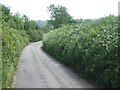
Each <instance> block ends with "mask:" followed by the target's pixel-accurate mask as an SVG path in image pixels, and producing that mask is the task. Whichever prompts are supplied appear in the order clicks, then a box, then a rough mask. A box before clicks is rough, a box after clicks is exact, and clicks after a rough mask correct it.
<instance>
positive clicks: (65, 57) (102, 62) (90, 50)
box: [43, 16, 120, 88]
mask: <svg viewBox="0 0 120 90" xmlns="http://www.w3.org/2000/svg"><path fill="white" fill-rule="evenodd" d="M43 49H44V50H45V51H46V52H48V53H49V54H50V55H52V56H54V57H55V58H56V59H58V60H59V61H60V62H62V63H64V64H65V65H67V66H69V67H71V68H72V69H74V70H75V71H77V72H78V73H79V74H80V75H81V76H82V77H84V78H86V79H89V80H95V81H96V82H97V83H98V84H100V85H101V84H102V85H103V87H112V88H117V87H119V88H120V84H119V83H120V77H119V76H120V71H119V70H120V58H119V55H118V19H117V17H115V16H108V17H104V18H100V19H98V20H95V21H90V22H83V23H81V24H77V25H71V26H70V25H69V26H63V27H62V28H59V29H56V30H54V31H51V32H49V33H48V34H45V35H44V37H43Z"/></svg>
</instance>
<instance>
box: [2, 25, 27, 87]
mask: <svg viewBox="0 0 120 90" xmlns="http://www.w3.org/2000/svg"><path fill="white" fill-rule="evenodd" d="M1 28H2V88H8V87H11V83H12V78H13V74H14V71H15V67H16V65H17V63H18V60H19V59H18V58H19V55H20V53H21V50H22V49H23V47H24V46H25V45H26V44H27V43H28V42H29V38H28V36H27V35H26V33H25V31H23V30H15V29H12V28H10V27H9V26H8V25H7V24H6V23H3V25H2V27H0V30H1Z"/></svg>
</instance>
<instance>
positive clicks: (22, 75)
mask: <svg viewBox="0 0 120 90" xmlns="http://www.w3.org/2000/svg"><path fill="white" fill-rule="evenodd" d="M41 47H42V42H41V41H40V42H35V43H31V44H29V45H28V46H26V47H25V48H24V49H23V51H22V53H21V56H20V59H19V63H18V66H17V70H16V73H15V75H14V79H13V85H12V87H13V88H94V86H93V85H91V84H89V83H88V82H86V81H85V80H83V79H81V78H80V77H79V76H78V75H77V74H75V73H73V72H72V71H71V70H70V69H68V68H67V67H66V66H64V65H62V64H61V63H60V62H58V61H57V60H55V59H54V58H52V57H51V56H49V55H48V54H47V53H46V52H44V51H43V50H42V48H41Z"/></svg>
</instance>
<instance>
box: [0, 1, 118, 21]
mask: <svg viewBox="0 0 120 90" xmlns="http://www.w3.org/2000/svg"><path fill="white" fill-rule="evenodd" d="M118 1H120V0H0V3H2V4H4V5H7V6H9V7H11V12H12V13H16V12H18V13H20V14H21V15H23V14H25V15H27V16H29V18H30V19H31V20H48V19H49V17H50V14H49V12H48V11H47V7H48V6H49V5H50V4H55V5H62V6H65V7H66V8H67V9H68V11H69V14H70V15H71V16H73V17H74V19H79V18H83V19H94V18H100V17H103V16H108V15H110V14H112V15H113V14H114V15H118Z"/></svg>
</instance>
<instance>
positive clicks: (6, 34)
mask: <svg viewBox="0 0 120 90" xmlns="http://www.w3.org/2000/svg"><path fill="white" fill-rule="evenodd" d="M1 7H2V15H0V16H2V19H1V17H0V20H1V21H2V25H1V23H0V40H1V36H2V40H1V41H0V43H1V42H2V69H1V67H0V71H2V77H1V76H0V81H1V80H2V88H10V87H11V84H12V79H13V75H14V71H15V68H16V65H17V63H18V60H19V55H20V53H21V51H22V49H23V48H24V47H25V45H26V44H28V43H29V40H30V41H31V42H33V41H39V40H41V39H42V35H43V34H44V33H43V32H46V31H48V30H45V31H44V30H43V28H40V27H39V26H38V25H37V24H36V22H35V21H33V20H29V18H28V17H27V16H25V15H24V16H23V17H21V16H20V14H19V13H17V14H15V15H12V14H11V13H10V9H9V8H7V7H5V6H4V5H0V9H1ZM1 32H2V33H1ZM1 34H2V35H1ZM0 50H1V47H0ZM0 55H1V53H0ZM0 65H1V62H0ZM0 74H1V72H0ZM0 85H1V83H0ZM0 88H1V87H0Z"/></svg>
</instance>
